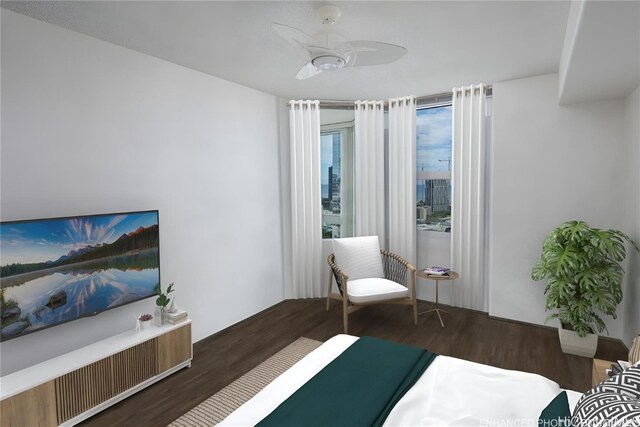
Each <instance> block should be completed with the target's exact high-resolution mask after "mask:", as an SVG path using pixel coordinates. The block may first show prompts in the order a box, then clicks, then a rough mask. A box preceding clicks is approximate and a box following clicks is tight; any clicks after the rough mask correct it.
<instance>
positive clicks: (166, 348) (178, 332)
mask: <svg viewBox="0 0 640 427" xmlns="http://www.w3.org/2000/svg"><path fill="white" fill-rule="evenodd" d="M191 353H192V346H191V323H188V324H186V325H184V326H183V327H181V328H178V329H174V330H173V331H171V332H168V333H166V334H164V335H161V336H159V337H158V368H159V369H158V372H159V373H162V372H164V371H166V370H167V369H171V368H173V367H174V366H176V365H178V364H180V363H182V362H184V361H187V360H189V359H191Z"/></svg>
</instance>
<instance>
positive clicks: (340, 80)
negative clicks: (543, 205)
mask: <svg viewBox="0 0 640 427" xmlns="http://www.w3.org/2000/svg"><path fill="white" fill-rule="evenodd" d="M321 4H323V3H321V2H316V1H312V2H307V1H258V2H248V1H247V2H245V1H204V2H202V1H201V2H190V1H189V2H187V1H167V2H160V1H138V2H117V1H113V2H110V1H106V2H103V1H61V2H57V1H46V2H38V1H27V2H13V1H3V2H2V7H5V8H7V9H11V10H13V11H16V12H18V13H22V14H25V15H28V16H31V17H34V18H37V19H40V20H43V21H47V22H50V23H52V24H55V25H59V26H61V27H65V28H68V29H71V30H74V31H78V32H80V33H84V34H88V35H91V36H93V37H96V38H98V39H102V40H105V41H109V42H112V43H115V44H117V45H121V46H124V47H127V48H130V49H133V50H136V51H139V52H143V53H146V54H149V55H153V56H155V57H158V58H162V59H165V60H167V61H171V62H173V63H176V64H180V65H183V66H185V67H189V68H192V69H195V70H199V71H202V72H204V73H208V74H211V75H214V76H218V77H221V78H223V79H226V80H230V81H233V82H237V83H240V84H242V85H245V86H249V87H252V88H255V89H259V90H261V91H264V92H268V93H272V94H275V95H279V96H282V97H284V98H314V99H315V98H319V99H343V100H355V99H384V98H388V97H395V96H401V95H410V94H412V95H418V96H420V95H427V94H433V93H440V92H444V91H448V90H450V89H451V88H452V87H454V86H460V85H463V84H471V83H480V82H485V83H492V82H497V81H502V80H508V79H514V78H519V77H526V76H532V75H538V74H544V73H552V72H557V71H558V67H559V62H560V56H561V52H562V46H563V41H564V35H565V29H566V25H567V17H568V13H569V2H567V1H530V2H528V1H497V2H488V1H460V2H455V1H413V2H396V1H375V2H368V1H367V2H365V1H352V2H333V4H337V5H339V6H340V7H341V8H342V17H341V18H340V20H339V22H338V23H337V24H336V25H335V26H334V27H335V31H338V32H339V33H340V34H342V35H343V36H345V37H346V38H347V39H350V40H376V41H383V42H387V43H393V44H398V45H402V46H404V47H406V48H407V49H408V54H407V55H405V56H404V57H403V58H402V59H401V60H399V61H398V62H396V63H393V64H387V65H379V66H371V67H359V68H349V69H344V70H342V71H339V72H334V73H323V74H321V75H319V76H316V77H314V78H311V79H308V80H303V81H299V80H296V79H295V77H294V76H295V74H296V73H297V71H298V69H299V68H300V67H301V66H302V65H304V64H305V63H306V61H307V60H308V58H307V56H306V53H305V51H303V50H302V49H299V48H296V47H294V46H291V45H289V44H288V43H287V42H286V41H285V40H283V39H281V38H280V37H279V36H278V35H276V34H275V32H274V31H273V30H272V28H271V26H270V23H271V22H279V23H282V24H285V25H289V26H293V27H297V28H300V29H303V30H304V31H306V32H307V33H310V34H314V33H316V32H317V31H319V30H321V27H322V24H320V22H319V20H318V18H317V17H316V15H315V12H314V11H315V9H316V8H317V7H318V6H319V5H321Z"/></svg>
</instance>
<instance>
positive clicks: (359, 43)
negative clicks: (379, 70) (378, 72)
mask: <svg viewBox="0 0 640 427" xmlns="http://www.w3.org/2000/svg"><path fill="white" fill-rule="evenodd" d="M344 49H345V50H347V51H349V52H350V53H351V52H353V53H355V55H353V59H351V58H350V59H351V60H350V61H349V62H350V63H349V66H353V67H361V66H364V65H380V64H389V63H391V62H394V61H397V60H398V59H400V58H402V57H403V56H404V55H405V54H406V53H407V49H406V48H404V47H402V46H398V45H395V44H390V43H383V42H374V41H369V40H355V41H350V42H348V43H345V45H344Z"/></svg>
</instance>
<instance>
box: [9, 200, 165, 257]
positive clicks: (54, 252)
mask: <svg viewBox="0 0 640 427" xmlns="http://www.w3.org/2000/svg"><path fill="white" fill-rule="evenodd" d="M157 223H158V216H157V212H139V213H129V214H109V215H99V216H91V217H74V218H64V219H51V220H38V221H23V222H14V223H3V224H1V225H0V265H2V266H5V265H8V264H13V263H22V264H25V263H36V262H45V261H55V260H57V259H58V258H60V257H61V256H62V255H66V254H67V253H69V252H70V251H71V250H74V249H78V248H81V247H84V246H87V245H97V244H102V243H113V242H114V241H115V240H117V239H118V238H119V237H120V236H122V234H123V233H129V232H131V231H134V230H136V229H137V228H138V227H148V226H150V225H152V224H157Z"/></svg>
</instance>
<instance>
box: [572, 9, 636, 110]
mask: <svg viewBox="0 0 640 427" xmlns="http://www.w3.org/2000/svg"><path fill="white" fill-rule="evenodd" d="M568 21H569V23H568V29H567V36H566V38H565V42H564V48H563V51H562V58H561V65H560V103H561V104H572V103H577V102H585V101H594V100H599V99H616V98H624V97H626V96H627V95H628V94H629V93H631V92H632V91H633V90H634V89H635V88H636V87H638V85H640V2H638V1H628V2H602V1H585V2H580V3H574V4H572V5H571V10H570V18H569V20H568Z"/></svg>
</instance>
